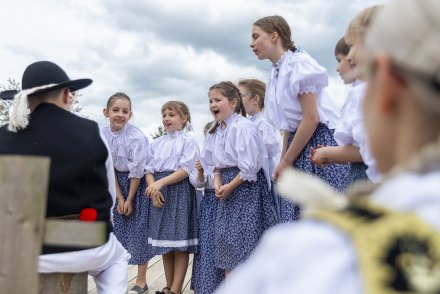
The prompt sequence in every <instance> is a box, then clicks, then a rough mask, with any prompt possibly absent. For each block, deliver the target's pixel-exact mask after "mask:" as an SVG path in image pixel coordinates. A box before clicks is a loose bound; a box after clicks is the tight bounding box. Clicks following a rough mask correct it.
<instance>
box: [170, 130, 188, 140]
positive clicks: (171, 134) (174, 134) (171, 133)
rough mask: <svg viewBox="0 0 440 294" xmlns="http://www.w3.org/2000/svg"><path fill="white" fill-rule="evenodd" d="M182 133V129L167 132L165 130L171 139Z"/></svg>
mask: <svg viewBox="0 0 440 294" xmlns="http://www.w3.org/2000/svg"><path fill="white" fill-rule="evenodd" d="M183 133H184V131H183V130H180V131H174V132H169V133H168V132H167V135H168V137H169V138H171V139H176V138H178V137H180V136H181V135H182V134H183Z"/></svg>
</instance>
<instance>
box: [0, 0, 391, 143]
mask: <svg viewBox="0 0 440 294" xmlns="http://www.w3.org/2000/svg"><path fill="white" fill-rule="evenodd" d="M377 2H383V1H382V0H378V1H373V0H370V1H354V2H353V1H348V0H344V1H324V0H311V1H289V0H284V1H273V0H256V1H253V2H252V3H250V2H249V1H244V0H215V1H203V0H187V1H177V0H173V1H161V0H149V1H140V0H139V1H137V0H128V1H116V0H101V1H100V0H76V1H56V0H15V1H7V2H5V3H3V4H2V9H1V10H0V19H1V20H2V24H3V25H2V26H1V27H0V34H1V35H2V42H1V43H0V56H1V57H2V60H1V66H0V83H5V82H6V80H7V79H8V78H9V77H11V78H15V79H16V80H20V79H21V75H22V73H23V71H24V69H25V67H26V66H27V65H28V64H30V63H31V62H34V61H37V60H51V61H54V62H56V63H58V64H59V65H61V66H62V67H63V68H64V69H65V70H66V72H67V73H68V74H69V75H70V77H71V78H82V77H90V78H92V79H93V80H94V83H93V84H92V86H90V87H89V88H87V89H84V90H83V91H82V96H81V98H80V104H81V105H82V106H83V107H84V110H83V112H84V114H86V115H87V116H88V117H89V118H91V119H94V120H97V121H98V122H99V123H100V124H104V123H105V121H104V118H103V116H102V108H103V107H105V103H106V101H107V98H108V97H109V96H110V95H111V94H113V93H114V92H117V91H123V92H126V93H127V94H128V95H129V96H130V97H131V98H132V99H133V108H134V109H133V110H134V113H135V117H134V120H133V123H135V124H136V125H138V126H139V127H140V128H141V129H143V130H144V131H145V132H146V134H149V133H151V132H154V131H155V130H156V128H157V126H159V125H160V123H161V121H160V117H161V116H160V108H161V106H162V104H163V103H164V102H166V101H167V100H182V101H184V102H186V103H187V104H188V106H189V108H190V110H191V114H192V118H193V125H194V129H195V131H196V137H197V138H198V140H199V142H201V141H202V140H203V134H202V130H203V127H204V125H205V123H206V122H208V121H209V120H210V119H211V118H210V114H209V112H208V103H207V90H208V88H209V87H210V86H211V85H212V84H214V83H217V82H219V81H221V80H231V81H236V80H237V79H239V78H243V77H255V78H259V79H262V80H264V81H266V79H267V77H268V71H269V70H270V63H268V62H267V61H264V62H261V61H258V60H257V59H256V58H255V56H254V55H253V54H252V52H251V50H250V48H249V43H250V30H251V26H252V23H253V22H254V21H255V20H256V19H258V18H260V17H263V16H266V15H273V14H279V15H283V16H284V17H285V18H286V20H287V21H288V22H289V23H290V25H291V26H292V31H293V38H294V40H295V42H296V43H297V44H300V45H302V46H303V48H305V49H306V50H307V51H308V52H309V53H311V54H312V56H314V57H315V58H316V59H317V60H318V61H319V62H320V63H321V64H322V65H323V66H325V67H326V68H327V69H328V71H329V73H330V74H331V79H330V90H331V92H332V93H333V94H334V96H335V97H337V99H336V101H337V103H338V104H341V101H342V99H341V97H342V96H344V91H345V90H344V89H345V88H344V86H343V85H342V84H341V83H340V81H339V80H338V78H337V77H336V72H335V71H334V68H335V66H336V63H335V61H334V57H333V47H334V44H335V43H336V41H337V40H338V39H339V37H340V36H342V35H343V33H344V32H345V27H346V25H347V24H348V21H349V19H350V18H352V17H353V16H354V15H355V14H356V13H357V11H359V9H360V8H363V7H365V6H368V5H371V4H374V3H377ZM5 24H7V25H5Z"/></svg>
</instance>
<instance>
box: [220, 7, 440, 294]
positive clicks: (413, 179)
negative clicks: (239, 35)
mask: <svg viewBox="0 0 440 294" xmlns="http://www.w3.org/2000/svg"><path fill="white" fill-rule="evenodd" d="M439 31H440V2H438V1H436V0H420V1H413V0H395V1H392V2H391V3H389V4H387V5H386V6H384V7H383V8H382V9H381V11H379V12H378V14H377V16H376V17H375V18H374V20H373V23H372V25H371V27H370V28H369V29H368V32H367V34H366V38H365V42H364V44H363V46H362V54H363V56H364V57H363V59H362V60H363V61H362V62H361V64H360V65H361V66H362V70H365V77H366V81H367V90H366V96H365V98H364V103H363V113H364V117H365V128H366V131H367V135H368V138H369V144H370V147H371V152H372V154H373V156H374V158H375V160H376V163H377V168H378V170H379V171H380V172H381V173H382V174H383V175H384V176H383V180H382V182H381V183H380V184H370V187H369V188H368V189H367V187H365V186H364V185H361V186H363V187H360V186H359V185H358V191H357V192H358V193H362V194H363V195H364V196H365V195H368V197H363V196H362V195H356V196H355V197H351V198H350V200H349V201H347V202H348V203H347V204H346V206H345V207H340V208H339V209H337V210H334V211H329V209H327V210H322V209H321V210H320V214H318V215H320V218H321V219H319V220H317V219H316V218H317V217H316V213H317V212H318V211H316V212H315V217H314V219H312V220H306V221H303V222H301V223H296V224H293V225H291V226H289V227H287V226H284V227H281V226H278V227H276V228H274V229H273V230H272V231H271V232H268V233H267V234H266V235H265V237H264V238H263V240H262V242H261V246H259V248H258V250H256V252H255V254H254V256H252V257H251V258H250V259H249V262H248V263H246V264H245V265H243V266H242V267H240V269H239V270H237V272H234V273H233V275H232V276H231V278H230V279H229V280H226V283H225V284H224V286H223V287H221V288H220V289H219V291H218V292H217V293H219V294H221V293H262V294H265V293H277V292H286V291H288V292H291V293H318V294H324V293H340V294H346V293H347V294H348V293H350V294H356V293H367V294H370V293H371V294H372V293H439V292H440V283H439V277H440V271H439V269H440V256H439V255H440V254H439V251H438V250H437V249H438V248H439V246H440V217H439V214H438V211H439V210H440V197H439V191H440V70H439V69H440V55H439V54H438V44H440V34H439V33H438V32H439ZM290 179H292V180H293V182H295V180H294V178H290ZM292 184H298V183H292ZM295 188H300V187H295ZM360 188H362V189H360ZM354 190H355V189H354ZM354 190H353V192H354ZM358 193H357V194H358ZM353 196H354V195H353ZM325 215H326V217H323V216H325ZM353 228H355V229H353ZM310 244H313V246H310ZM372 244H374V246H372ZM268 264H269V265H268ZM271 264H274V265H276V266H273V267H271V266H270V265H271ZM316 281H319V283H317V282H316Z"/></svg>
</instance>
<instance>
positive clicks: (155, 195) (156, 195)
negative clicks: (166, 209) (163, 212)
mask: <svg viewBox="0 0 440 294" xmlns="http://www.w3.org/2000/svg"><path fill="white" fill-rule="evenodd" d="M187 177H188V173H187V172H186V171H185V170H183V169H181V168H179V169H178V170H176V171H175V172H173V173H172V174H171V175H169V176H166V177H164V178H162V179H160V180H157V181H153V182H151V184H148V187H147V190H146V191H145V193H146V194H147V196H149V197H151V199H152V200H153V205H154V206H155V207H159V208H162V207H163V206H164V205H165V199H164V197H163V195H162V193H161V192H160V189H162V188H163V187H165V186H167V185H172V184H175V183H178V182H180V181H182V180H183V179H185V178H187ZM150 181H151V179H150Z"/></svg>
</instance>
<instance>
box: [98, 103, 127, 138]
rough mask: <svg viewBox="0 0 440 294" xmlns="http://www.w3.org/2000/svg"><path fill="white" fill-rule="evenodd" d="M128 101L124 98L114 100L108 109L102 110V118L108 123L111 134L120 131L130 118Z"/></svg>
mask: <svg viewBox="0 0 440 294" xmlns="http://www.w3.org/2000/svg"><path fill="white" fill-rule="evenodd" d="M131 115H132V112H131V104H130V101H128V100H127V99H124V98H118V99H116V100H115V101H114V102H113V104H112V105H111V106H110V107H109V108H104V116H105V117H106V118H108V119H109V121H110V129H111V130H112V132H117V131H120V130H121V129H122V128H123V127H124V126H125V125H126V124H127V122H128V121H129V119H130V118H131Z"/></svg>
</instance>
